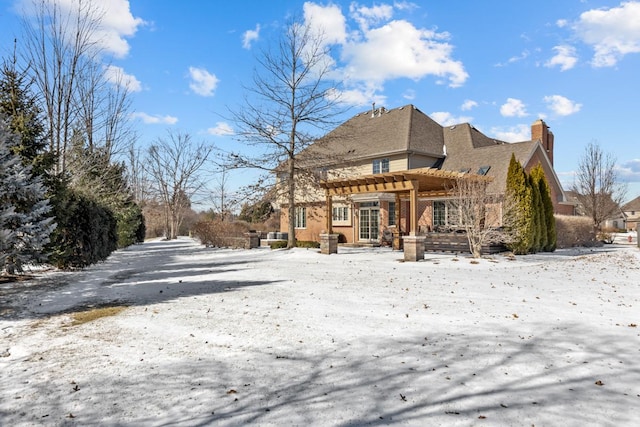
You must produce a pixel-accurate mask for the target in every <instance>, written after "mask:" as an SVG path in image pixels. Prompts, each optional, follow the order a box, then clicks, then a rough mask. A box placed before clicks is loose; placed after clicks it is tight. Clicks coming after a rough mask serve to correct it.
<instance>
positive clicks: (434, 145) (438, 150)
mask: <svg viewBox="0 0 640 427" xmlns="http://www.w3.org/2000/svg"><path fill="white" fill-rule="evenodd" d="M442 145H443V134H442V126H440V125H439V124H438V123H436V122H435V121H434V120H432V119H431V118H430V117H429V116H427V115H426V114H424V113H422V112H421V111H420V110H418V109H417V108H416V107H415V106H413V105H411V104H409V105H405V106H403V107H400V108H394V109H392V110H387V109H384V108H382V109H376V110H375V112H374V113H372V110H368V111H365V112H362V113H359V114H356V115H355V116H354V117H352V118H351V119H349V120H347V121H346V122H344V123H343V124H341V125H340V126H338V127H337V128H336V129H334V130H333V131H331V132H329V133H328V134H327V135H326V136H324V137H322V138H320V139H319V140H318V141H317V142H316V143H315V144H313V145H312V146H310V147H309V148H308V149H307V150H306V152H305V153H304V154H303V156H302V157H305V158H306V157H308V156H310V157H317V156H322V155H325V156H327V155H330V157H333V158H346V159H348V160H356V159H364V158H369V157H371V158H372V157H376V156H380V155H387V154H390V153H396V152H397V153H401V152H407V151H411V152H415V153H420V154H427V155H432V156H441V155H442Z"/></svg>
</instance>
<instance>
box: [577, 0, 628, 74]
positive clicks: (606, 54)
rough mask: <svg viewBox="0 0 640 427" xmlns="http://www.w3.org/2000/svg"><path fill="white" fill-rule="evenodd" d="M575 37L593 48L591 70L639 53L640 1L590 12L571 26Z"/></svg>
mask: <svg viewBox="0 0 640 427" xmlns="http://www.w3.org/2000/svg"><path fill="white" fill-rule="evenodd" d="M573 29H574V31H575V32H576V35H577V36H578V37H579V38H580V39H581V40H582V41H583V42H584V43H586V44H588V45H590V46H591V47H593V49H594V56H593V59H592V61H591V63H592V65H593V66H594V67H612V66H614V65H616V64H617V62H618V61H619V60H620V59H622V58H623V57H624V56H625V55H628V54H630V53H639V52H640V2H637V1H628V2H623V3H621V4H620V6H618V7H613V8H610V9H604V8H603V9H592V10H588V11H586V12H584V13H582V14H581V15H580V19H579V20H578V22H577V23H576V24H575V25H574V26H573Z"/></svg>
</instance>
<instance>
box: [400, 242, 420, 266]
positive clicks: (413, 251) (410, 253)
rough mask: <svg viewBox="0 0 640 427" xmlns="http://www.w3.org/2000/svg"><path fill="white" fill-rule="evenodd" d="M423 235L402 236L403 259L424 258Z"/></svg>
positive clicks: (414, 259) (416, 259)
mask: <svg viewBox="0 0 640 427" xmlns="http://www.w3.org/2000/svg"><path fill="white" fill-rule="evenodd" d="M424 241H425V236H402V242H403V246H404V260H405V261H412V262H415V261H422V260H423V259H424Z"/></svg>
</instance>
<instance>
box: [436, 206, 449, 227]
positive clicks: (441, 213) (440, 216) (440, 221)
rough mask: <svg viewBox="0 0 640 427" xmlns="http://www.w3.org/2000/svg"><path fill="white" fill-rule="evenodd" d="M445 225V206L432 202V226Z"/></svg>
mask: <svg viewBox="0 0 640 427" xmlns="http://www.w3.org/2000/svg"><path fill="white" fill-rule="evenodd" d="M446 224H447V205H446V204H445V202H442V201H435V202H433V226H434V227H437V226H439V225H446Z"/></svg>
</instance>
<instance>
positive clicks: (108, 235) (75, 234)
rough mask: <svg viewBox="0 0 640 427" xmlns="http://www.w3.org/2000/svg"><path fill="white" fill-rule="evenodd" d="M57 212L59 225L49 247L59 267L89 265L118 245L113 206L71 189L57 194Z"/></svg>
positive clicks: (101, 258) (55, 209)
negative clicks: (104, 204) (102, 203)
mask: <svg viewBox="0 0 640 427" xmlns="http://www.w3.org/2000/svg"><path fill="white" fill-rule="evenodd" d="M54 213H55V216H56V222H57V223H58V227H57V228H56V230H55V231H54V233H53V234H52V237H51V243H50V245H49V247H48V249H49V250H50V251H51V256H50V259H51V262H52V263H53V264H54V265H56V266H57V267H58V268H77V267H86V266H88V265H91V264H94V263H96V262H98V261H103V260H105V259H107V257H108V256H109V255H110V254H111V252H113V251H115V250H116V249H117V248H118V233H117V221H116V218H115V216H114V214H113V212H112V211H111V210H110V209H109V208H106V207H104V206H103V205H101V204H99V203H97V202H96V201H94V200H91V199H89V198H88V197H85V196H83V195H82V194H79V193H75V192H73V191H72V190H68V191H66V192H64V193H60V194H58V195H57V196H56V199H55V203H54Z"/></svg>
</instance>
